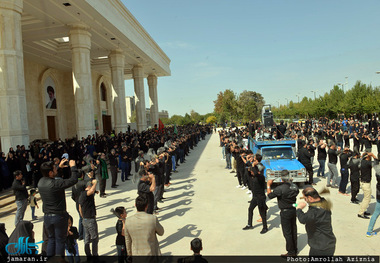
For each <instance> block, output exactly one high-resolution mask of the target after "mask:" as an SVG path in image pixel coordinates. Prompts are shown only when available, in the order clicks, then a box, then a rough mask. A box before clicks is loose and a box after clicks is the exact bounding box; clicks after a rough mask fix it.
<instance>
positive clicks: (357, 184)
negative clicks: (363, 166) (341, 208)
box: [350, 177, 360, 201]
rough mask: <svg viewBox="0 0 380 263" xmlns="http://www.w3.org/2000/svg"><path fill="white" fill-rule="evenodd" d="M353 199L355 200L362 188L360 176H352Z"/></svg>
mask: <svg viewBox="0 0 380 263" xmlns="http://www.w3.org/2000/svg"><path fill="white" fill-rule="evenodd" d="M350 182H351V201H355V199H356V196H357V194H358V193H359V190H360V182H359V177H358V178H351V179H350Z"/></svg>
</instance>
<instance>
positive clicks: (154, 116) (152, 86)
mask: <svg viewBox="0 0 380 263" xmlns="http://www.w3.org/2000/svg"><path fill="white" fill-rule="evenodd" d="M148 86H149V101H150V125H151V126H152V128H153V127H154V125H155V124H157V127H158V97H157V76H155V75H149V76H148Z"/></svg>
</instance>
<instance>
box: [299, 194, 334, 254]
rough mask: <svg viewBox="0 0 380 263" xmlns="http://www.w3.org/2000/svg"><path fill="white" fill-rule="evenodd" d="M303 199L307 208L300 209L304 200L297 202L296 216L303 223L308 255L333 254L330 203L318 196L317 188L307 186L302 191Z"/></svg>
mask: <svg viewBox="0 0 380 263" xmlns="http://www.w3.org/2000/svg"><path fill="white" fill-rule="evenodd" d="M302 194H303V198H304V200H305V201H306V202H307V203H308V204H309V210H308V211H307V212H306V213H304V212H303V211H302V209H303V208H304V207H305V206H306V203H305V202H301V203H299V204H297V212H296V213H297V217H298V220H299V221H300V223H301V224H305V228H306V233H307V243H308V244H309V247H310V251H309V256H333V255H334V252H335V245H336V237H335V235H334V233H333V229H332V224H331V203H330V202H329V201H327V200H326V199H324V198H323V197H321V196H319V194H318V192H317V190H315V189H314V188H312V187H307V188H305V189H304V190H303V191H302Z"/></svg>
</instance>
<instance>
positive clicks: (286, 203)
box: [267, 170, 299, 256]
mask: <svg viewBox="0 0 380 263" xmlns="http://www.w3.org/2000/svg"><path fill="white" fill-rule="evenodd" d="M281 180H282V182H283V183H282V184H280V185H279V186H277V187H276V188H275V189H274V190H273V191H272V190H271V185H272V183H273V180H269V181H268V182H267V194H268V197H269V198H270V199H273V198H275V197H277V202H278V208H280V210H281V212H280V217H281V228H282V234H283V235H284V238H285V241H286V250H287V253H286V254H283V255H281V256H297V253H298V249H297V220H296V218H297V214H296V208H295V207H294V206H293V204H295V203H296V200H297V195H298V192H299V190H298V187H297V186H296V185H295V184H292V179H291V178H290V177H289V171H287V170H282V172H281Z"/></svg>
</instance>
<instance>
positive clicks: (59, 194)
mask: <svg viewBox="0 0 380 263" xmlns="http://www.w3.org/2000/svg"><path fill="white" fill-rule="evenodd" d="M77 182H78V171H77V168H76V167H75V166H74V167H71V177H70V178H69V179H54V178H50V177H42V178H41V179H40V181H39V182H38V191H39V192H40V195H41V199H42V202H43V206H42V211H43V212H44V213H45V214H63V213H64V212H66V196H65V189H66V188H69V187H71V186H73V185H74V184H76V183H77Z"/></svg>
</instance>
